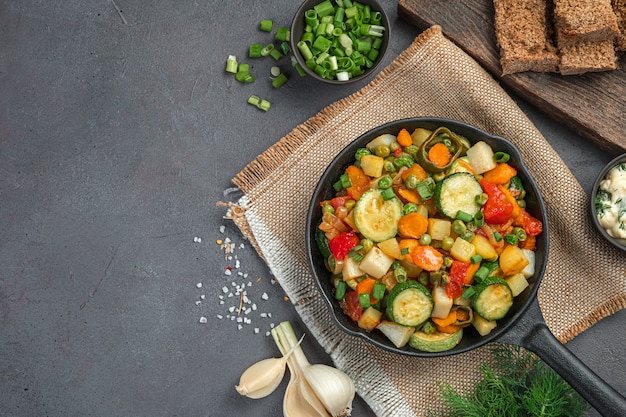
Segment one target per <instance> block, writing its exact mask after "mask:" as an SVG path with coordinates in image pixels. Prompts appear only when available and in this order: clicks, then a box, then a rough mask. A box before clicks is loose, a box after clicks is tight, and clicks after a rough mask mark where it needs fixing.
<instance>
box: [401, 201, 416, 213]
mask: <svg viewBox="0 0 626 417" xmlns="http://www.w3.org/2000/svg"><path fill="white" fill-rule="evenodd" d="M415 212H417V204H415V203H406V204H405V205H404V206H403V207H402V214H403V215H405V216H406V215H407V214H409V213H415Z"/></svg>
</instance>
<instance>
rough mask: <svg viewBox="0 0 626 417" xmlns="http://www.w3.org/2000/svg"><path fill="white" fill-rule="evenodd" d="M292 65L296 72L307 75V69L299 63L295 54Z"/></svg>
mask: <svg viewBox="0 0 626 417" xmlns="http://www.w3.org/2000/svg"><path fill="white" fill-rule="evenodd" d="M291 65H292V66H293V67H294V68H295V69H296V72H297V73H298V75H299V76H301V77H306V71H305V70H304V69H303V68H302V65H300V64H299V63H298V60H297V59H296V57H295V56H293V55H291Z"/></svg>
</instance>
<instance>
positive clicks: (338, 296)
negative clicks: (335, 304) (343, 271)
mask: <svg viewBox="0 0 626 417" xmlns="http://www.w3.org/2000/svg"><path fill="white" fill-rule="evenodd" d="M346 287H347V285H346V282H345V281H338V282H337V286H336V287H335V300H343V298H344V297H345V296H346Z"/></svg>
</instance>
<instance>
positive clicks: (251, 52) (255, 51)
mask: <svg viewBox="0 0 626 417" xmlns="http://www.w3.org/2000/svg"><path fill="white" fill-rule="evenodd" d="M262 49H263V45H261V44H260V43H253V44H252V45H250V48H249V49H248V56H249V57H250V58H259V57H261V50H262Z"/></svg>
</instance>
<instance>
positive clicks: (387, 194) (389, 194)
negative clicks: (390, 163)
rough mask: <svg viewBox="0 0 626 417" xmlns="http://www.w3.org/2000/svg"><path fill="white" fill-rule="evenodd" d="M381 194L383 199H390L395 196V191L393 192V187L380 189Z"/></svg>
mask: <svg viewBox="0 0 626 417" xmlns="http://www.w3.org/2000/svg"><path fill="white" fill-rule="evenodd" d="M380 194H381V196H382V197H383V200H385V201H386V200H391V199H392V198H394V197H395V196H396V193H394V191H393V188H387V189H384V190H382V191H381V193H380Z"/></svg>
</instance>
